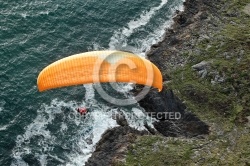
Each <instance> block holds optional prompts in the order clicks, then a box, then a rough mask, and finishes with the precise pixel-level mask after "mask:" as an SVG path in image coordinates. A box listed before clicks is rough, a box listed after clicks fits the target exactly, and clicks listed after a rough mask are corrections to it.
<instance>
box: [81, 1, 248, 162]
mask: <svg viewBox="0 0 250 166" xmlns="http://www.w3.org/2000/svg"><path fill="white" fill-rule="evenodd" d="M249 4H250V2H249V0H235V1H230V0H186V2H185V3H184V6H185V10H184V11H183V12H180V11H176V16H175V17H174V24H173V25H172V27H171V28H169V29H167V30H166V34H165V37H164V39H163V40H162V41H161V42H159V43H158V44H155V45H153V46H152V48H151V50H150V51H149V52H148V53H147V57H148V59H149V60H150V61H152V62H153V63H155V64H156V65H157V66H158V67H159V68H160V70H161V72H162V73H163V76H164V90H163V91H162V92H161V93H156V92H155V91H154V90H152V91H150V93H149V94H148V95H147V96H146V97H145V98H144V99H143V100H141V101H140V105H141V106H142V107H143V108H144V109H145V111H146V112H156V113H164V112H175V113H176V112H177V113H180V114H181V118H180V119H177V120H176V119H168V118H162V117H161V118H158V120H159V121H158V122H155V123H154V128H155V129H153V128H151V127H149V126H148V125H147V124H145V126H146V128H147V129H148V130H147V131H137V130H135V129H132V128H130V127H129V126H127V123H126V119H120V120H118V124H121V126H120V127H117V128H114V129H111V130H108V131H106V132H105V133H104V135H103V137H102V139H101V140H100V141H99V143H98V144H97V146H96V151H95V152H94V153H93V155H92V157H91V158H90V159H89V161H88V162H87V163H86V165H129V166H130V165H150V166H151V165H250V158H249V157H250V154H249V149H250V142H249V140H250V134H249V130H250V104H249V101H250V95H249V94H250V84H249V81H250V74H249V73H250V72H249V71H250V67H249V64H250V28H249V27H250V21H249V20H250V15H249V11H250V7H249V6H250V5H249ZM156 118H157V117H156Z"/></svg>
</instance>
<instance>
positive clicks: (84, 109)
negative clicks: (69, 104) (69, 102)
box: [77, 108, 88, 116]
mask: <svg viewBox="0 0 250 166" xmlns="http://www.w3.org/2000/svg"><path fill="white" fill-rule="evenodd" d="M77 112H79V113H80V114H81V115H84V116H85V115H86V114H87V112H88V111H87V109H86V108H77Z"/></svg>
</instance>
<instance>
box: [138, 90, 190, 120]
mask: <svg viewBox="0 0 250 166" xmlns="http://www.w3.org/2000/svg"><path fill="white" fill-rule="evenodd" d="M139 104H140V106H141V107H143V108H144V109H145V111H146V112H147V113H148V114H149V115H150V116H152V117H154V118H156V119H158V120H166V119H169V117H168V116H165V113H166V112H173V113H174V112H178V113H180V114H183V113H184V110H185V109H186V106H185V105H184V104H183V103H182V102H181V100H180V99H179V98H177V97H176V96H175V95H174V93H173V91H172V90H170V89H169V90H165V89H163V90H162V91H161V92H158V91H157V90H151V91H150V92H149V93H148V94H147V95H146V96H145V97H144V98H143V99H142V100H141V101H140V102H139ZM163 115H164V116H163Z"/></svg>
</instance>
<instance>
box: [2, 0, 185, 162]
mask: <svg viewBox="0 0 250 166" xmlns="http://www.w3.org/2000/svg"><path fill="white" fill-rule="evenodd" d="M182 3H183V0H154V1H152V0H141V1H137V0H69V1H59V0H53V1H52V0H33V1H27V0H22V1H19V0H12V1H3V0H2V1H1V4H0V62H1V63H0V165H3V166H4V165H13V166H14V165H49V166H51V165H84V163H85V162H86V161H87V159H88V158H89V157H90V156H91V153H92V152H93V151H94V150H95V145H96V143H97V142H98V141H99V140H100V138H101V134H102V133H103V132H105V131H106V130H107V129H109V128H112V127H115V126H117V123H116V121H115V120H114V119H113V118H112V117H113V113H115V112H117V111H122V112H124V114H125V116H126V117H127V119H128V122H129V125H130V126H131V127H135V128H137V129H139V130H140V129H143V128H144V127H143V123H144V121H145V120H147V117H146V116H144V114H143V109H142V108H141V107H140V106H139V105H138V104H134V105H130V106H115V105H112V104H110V103H109V102H107V101H106V100H104V99H102V98H101V96H100V95H98V93H97V92H96V90H95V88H94V86H93V84H87V85H83V86H74V87H67V88H61V89H55V90H50V91H46V92H43V93H39V92H38V90H37V86H36V79H37V76H38V74H39V72H40V71H41V70H42V69H43V68H44V67H46V66H47V65H49V64H50V63H52V62H54V61H56V60H58V59H61V58H63V57H66V56H69V55H73V54H77V53H81V52H86V51H93V50H104V49H112V50H114V49H115V50H126V51H132V52H134V53H136V54H138V55H140V56H145V52H146V51H148V50H149V49H150V46H151V45H152V44H154V43H157V42H158V41H160V40H161V39H162V37H163V34H164V30H165V28H167V27H168V26H170V25H171V19H172V16H173V14H174V12H175V10H177V9H178V10H182ZM107 87H108V88H106V89H105V90H106V91H107V93H111V95H112V93H114V92H113V91H114V90H113V89H111V88H110V86H107ZM120 89H121V91H120V92H119V95H118V96H117V97H123V98H129V97H131V96H129V95H128V93H127V92H128V91H129V90H130V89H131V86H130V85H126V84H122V85H120ZM77 107H86V108H88V109H89V110H90V113H89V114H88V116H87V117H86V118H83V117H82V116H80V115H79V114H77V112H76V111H75V109H76V108H77ZM131 115H133V116H131Z"/></svg>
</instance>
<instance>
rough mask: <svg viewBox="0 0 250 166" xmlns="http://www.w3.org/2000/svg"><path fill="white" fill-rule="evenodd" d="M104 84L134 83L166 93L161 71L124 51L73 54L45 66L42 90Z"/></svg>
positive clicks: (38, 82) (40, 82) (39, 86)
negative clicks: (163, 90)
mask: <svg viewBox="0 0 250 166" xmlns="http://www.w3.org/2000/svg"><path fill="white" fill-rule="evenodd" d="M102 82H133V83H136V84H142V85H147V86H152V87H155V88H158V89H159V91H161V90H162V75H161V72H160V70H159V69H158V68H157V67H156V66H155V65H154V64H153V63H151V62H150V61H148V60H147V59H145V58H142V57H139V56H137V55H135V54H132V53H129V52H123V51H92V52H86V53H82V54H76V55H72V56H69V57H66V58H63V59H61V60H58V61H56V62H54V63H52V64H50V65H49V66H47V67H45V68H44V69H43V70H42V71H41V72H40V74H39V76H38V79H37V85H38V89H39V91H44V90H48V89H53V88H60V87H65V86H73V85H80V84H87V83H102Z"/></svg>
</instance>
